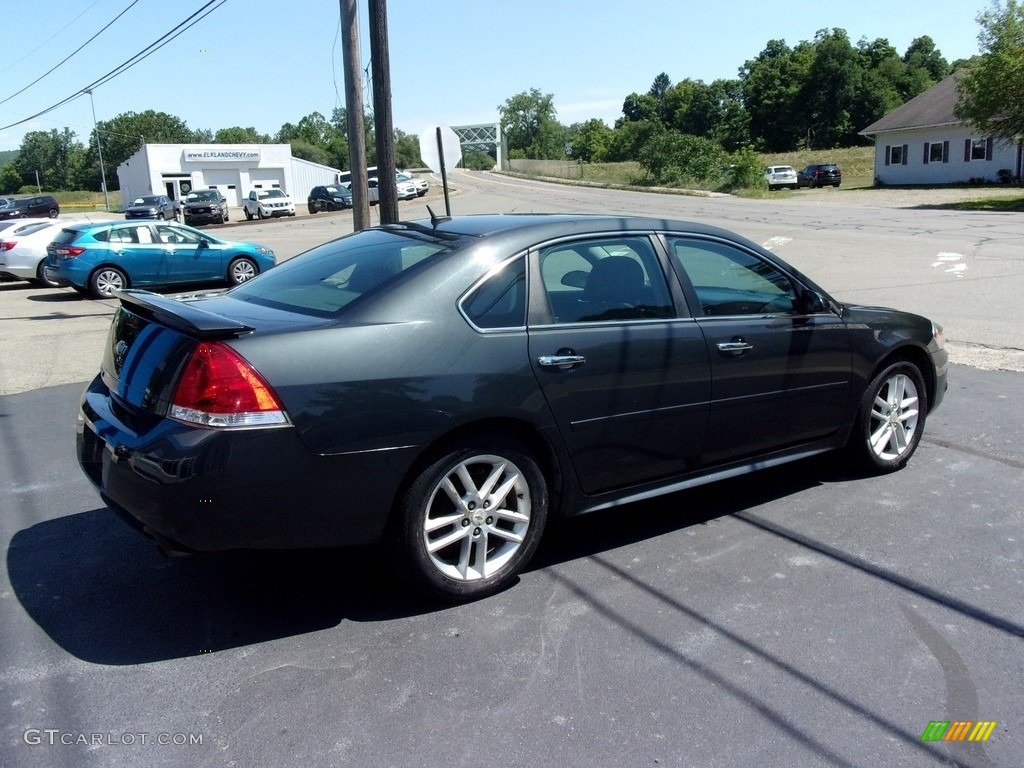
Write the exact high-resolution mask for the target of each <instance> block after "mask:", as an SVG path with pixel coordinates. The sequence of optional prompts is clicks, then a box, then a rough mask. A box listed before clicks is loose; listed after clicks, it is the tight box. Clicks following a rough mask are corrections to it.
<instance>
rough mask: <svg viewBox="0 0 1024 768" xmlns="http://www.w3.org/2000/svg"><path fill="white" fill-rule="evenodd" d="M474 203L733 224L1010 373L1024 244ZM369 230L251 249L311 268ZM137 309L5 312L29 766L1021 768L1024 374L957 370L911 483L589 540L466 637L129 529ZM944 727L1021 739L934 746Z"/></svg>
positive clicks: (1005, 235) (618, 530)
mask: <svg viewBox="0 0 1024 768" xmlns="http://www.w3.org/2000/svg"><path fill="white" fill-rule="evenodd" d="M459 184H460V192H459V194H457V195H456V196H454V197H453V201H452V202H453V208H454V209H455V211H456V212H463V213H465V212H472V211H474V210H478V209H480V210H496V209H500V210H513V209H518V210H524V209H526V210H529V209H536V210H578V209H582V208H587V207H588V206H591V207H592V206H594V205H597V204H598V203H599V202H600V201H604V204H606V205H607V204H609V203H608V201H609V200H613V201H614V203H615V205H616V207H619V206H621V207H620V209H621V210H626V209H627V208H628V209H629V210H634V211H636V212H644V213H653V214H655V215H673V216H689V217H693V218H704V219H709V220H712V221H714V222H715V223H721V224H725V225H726V226H730V227H732V228H734V229H738V230H740V231H742V232H744V233H745V234H747V235H748V236H750V237H752V238H753V239H755V240H757V241H759V242H767V243H770V244H772V245H773V247H775V248H776V249H777V250H778V251H779V252H780V253H781V254H782V255H784V256H785V257H786V258H788V259H791V260H792V261H794V263H797V264H798V266H800V267H801V268H802V269H805V270H806V271H807V272H809V273H811V274H812V275H815V276H818V277H819V278H820V279H821V282H823V283H824V284H826V285H827V286H829V287H830V288H832V289H833V290H834V291H835V292H836V293H837V295H839V296H840V297H843V298H846V297H848V296H854V295H860V296H863V298H864V300H865V301H885V302H887V303H893V304H897V305H899V306H917V305H922V306H920V307H919V308H921V309H923V310H925V311H928V312H929V313H931V314H935V315H936V316H941V317H942V319H944V320H946V322H947V327H948V329H949V332H950V335H951V336H952V337H953V338H954V339H955V340H956V341H957V342H958V344H959V346H957V347H956V348H957V349H958V350H963V349H968V350H969V349H971V348H972V345H975V346H977V345H986V344H988V345H991V346H992V347H993V348H995V353H994V354H995V355H997V358H996V359H997V361H1000V360H1004V359H1010V360H1011V362H1012V350H1010V351H1007V348H1006V346H1007V344H1006V342H1005V341H1004V335H1005V334H1006V329H1005V328H1004V326H1003V325H1002V324H1001V322H1003V320H1004V319H1005V321H1006V322H1010V320H1009V318H1010V316H1011V315H1010V313H1011V312H1012V311H1013V310H1015V306H1016V299H1015V297H1014V296H1011V295H1010V294H1011V291H1010V290H1009V289H1010V287H1012V286H1018V284H1019V281H1020V270H1021V267H1020V260H1021V259H1020V257H1019V256H1014V255H1013V254H1014V249H1015V248H1016V247H1017V240H1018V239H1019V238H1020V235H1021V233H1024V226H1022V225H1021V223H1020V222H1019V221H1018V220H1017V217H1004V216H999V215H989V216H984V215H978V216H975V215H964V214H954V215H950V214H945V213H942V212H934V211H902V212H901V211H893V210H891V209H882V208H879V209H870V208H869V209H866V210H864V209H861V212H860V213H859V214H858V212H857V211H854V210H852V209H849V208H841V207H835V206H832V205H831V203H820V204H818V201H814V202H812V203H809V204H808V203H804V202H793V203H789V202H786V203H782V204H780V201H774V200H772V201H760V202H758V201H753V202H752V201H737V200H728V199H726V200H723V199H700V198H681V197H680V198H676V197H673V198H671V199H668V200H665V199H663V198H659V197H657V196H653V195H643V194H635V195H634V193H628V194H627V193H611V192H607V191H595V190H585V189H582V190H581V189H564V188H551V187H550V185H538V184H535V183H528V182H519V181H517V180H512V179H507V178H500V177H489V176H487V175H479V176H477V175H474V176H469V177H465V178H463V177H459ZM609 195H610V196H611V197H607V196H609ZM595 201H598V202H595ZM801 205H803V206H804V207H803V208H801V207H800V206H801ZM408 206H410V208H409V209H408V210H413V209H412V208H411V206H416V204H415V203H409V204H408ZM485 206H486V207H485ZM413 215H415V214H413ZM956 217H959V218H956ZM346 228H348V229H350V228H351V225H350V220H349V219H348V218H347V217H346V215H345V214H334V215H332V216H327V217H320V216H318V217H306V218H299V219H298V220H296V221H294V222H269V223H261V224H256V223H253V224H251V225H250V224H244V225H241V226H237V227H233V228H225V229H223V230H221V232H222V233H223V234H225V235H226V236H228V237H232V238H234V237H237V238H238V239H247V240H248V239H252V240H257V241H261V242H266V243H267V244H270V245H272V246H273V247H274V248H275V249H276V250H278V252H279V253H281V254H282V255H283V256H285V257H290V256H292V255H294V254H295V253H297V252H299V251H300V250H303V249H304V248H306V247H309V245H312V244H315V243H317V242H322V241H323V240H325V239H328V237H330V236H331V235H336V234H341V233H343V232H344V231H346ZM775 238H777V239H775ZM786 238H789V239H786ZM972 243H973V246H972V245H971V244H972ZM971 248H973V250H971ZM940 249H948V251H947V250H940ZM957 251H963V252H964V253H965V254H966V253H967V252H968V251H970V253H971V254H972V255H970V258H965V259H964V260H963V261H964V262H965V263H966V270H954V271H947V270H948V269H950V268H951V267H953V266H957V265H958V264H959V263H960V262H958V261H954V260H949V261H948V262H944V261H941V260H940V259H938V254H939V253H945V252H949V253H954V252H957ZM933 252H934V253H933ZM929 254H930V255H929ZM933 263H938V264H939V266H932V264H933ZM897 267H898V269H897ZM822 275H824V276H822ZM958 275H965V276H958ZM886 297H891V300H890V298H886ZM111 309H112V302H94V301H89V300H82V299H80V298H78V297H77V295H75V294H71V293H69V292H62V291H42V290H35V289H25V288H20V287H17V286H0V312H2V313H3V315H2V316H3V318H4V319H3V327H4V334H2V338H0V361H2V362H0V364H2V366H3V367H2V368H0V376H2V379H0V385H2V386H3V387H6V388H7V389H5V390H2V391H4V392H6V393H7V394H6V395H5V396H3V397H0V509H2V510H4V514H3V515H0V545H2V552H3V556H4V565H5V566H6V567H5V568H4V569H3V572H2V573H0V648H2V650H3V652H2V654H0V711H2V713H3V715H2V717H0V766H5V767H6V766H17V767H18V768H22V767H25V768H34V767H35V766H47V767H49V766H60V765H68V766H76V768H77V766H93V765H95V766H108V765H124V766H146V768H150V767H159V766H179V765H183V764H186V765H195V766H224V765H235V766H250V765H274V766H292V765H294V766H303V768H305V767H306V766H320V765H337V766H360V767H363V766H434V765H445V766H449V765H450V766H463V765H465V766H469V765H479V764H494V765H503V766H531V768H532V767H533V766H548V765H551V766H646V765H651V766H655V765H695V764H699V765H706V766H750V765H786V766H795V767H802V766H808V767H810V766H815V767H816V766H822V765H832V766H880V765H885V766H949V765H962V766H977V767H978V768H990V767H991V766H1000V767H1001V768H1011V767H1012V766H1018V765H1020V755H1021V754H1024V715H1022V713H1024V653H1022V652H1021V651H1022V643H1024V603H1022V600H1021V595H1022V594H1024V505H1022V502H1021V499H1022V498H1024V493H1022V490H1024V488H1022V485H1024V483H1022V478H1024V473H1022V470H1024V441H1022V440H1021V435H1022V434H1024V411H1022V409H1021V408H1020V407H1019V406H1018V405H1017V404H1019V403H1020V402H1021V399H1022V398H1024V375H1021V374H1020V373H1013V372H1007V371H986V370H980V369H978V368H972V367H967V366H964V365H955V366H954V367H953V370H952V373H951V389H950V392H949V393H948V395H947V397H946V400H945V402H944V404H943V407H942V408H941V409H940V410H939V411H938V412H937V413H936V414H935V415H934V417H933V418H932V419H931V420H930V421H929V424H928V426H927V428H926V432H925V440H924V442H923V444H922V447H921V449H920V451H919V452H918V454H917V456H916V457H915V459H914V461H913V462H912V463H911V464H910V466H909V467H908V468H907V469H906V470H904V471H902V472H899V473H896V474H894V475H890V476H886V477H882V478H865V477H861V476H858V475H855V474H851V473H850V471H849V470H848V468H847V467H845V466H844V465H843V463H842V462H841V461H839V460H837V459H836V458H832V457H830V458H826V459H820V460H816V461H810V462H802V463H800V464H798V465H793V466H789V467H786V468H782V469H779V470H772V471H768V472H764V473H761V474H759V475H755V476H752V477H750V478H749V479H748V480H746V481H745V482H739V481H737V482H732V483H723V484H718V485H715V486H712V487H709V488H704V489H700V490H697V491H691V492H687V493H681V494H677V495H674V496H672V497H669V498H664V499H661V500H658V501H656V502H652V503H647V504H637V505H632V506H630V507H626V508H621V509H617V510H615V511H614V512H609V513H606V514H604V513H602V514H598V515H594V516H591V517H589V518H585V519H582V520H579V521H574V522H573V523H571V524H567V525H564V526H562V527H561V528H559V529H556V530H554V531H552V532H551V535H550V536H549V537H548V538H547V539H546V541H545V543H544V546H543V547H542V549H541V551H540V553H539V556H538V557H537V559H536V561H535V563H534V564H533V565H532V567H531V569H530V570H529V571H528V572H527V573H525V574H524V575H523V577H522V578H521V580H520V582H519V583H518V584H517V585H516V586H515V587H514V588H512V589H510V590H509V591H507V592H505V593H502V594H500V595H497V596H495V597H493V598H490V599H488V600H484V601H481V602H478V603H475V604H472V605H467V606H461V607H456V608H451V607H443V606H437V605H432V604H429V603H425V602H423V601H422V600H421V599H419V598H418V597H416V596H415V595H412V594H410V593H409V592H408V591H407V590H406V589H405V588H404V586H402V585H401V584H399V583H397V582H396V581H395V580H394V578H393V577H392V576H391V575H390V572H389V571H388V569H387V568H386V567H384V566H383V564H382V563H381V562H380V558H379V557H378V555H377V553H376V552H375V551H373V550H359V551H351V552H314V553H301V554H295V555H290V554H232V555H226V556H214V557H203V558H192V559H185V560H164V559H161V558H160V557H159V556H158V555H157V554H156V552H155V551H154V550H153V549H152V547H151V546H150V545H149V544H148V543H147V542H145V541H144V540H142V539H140V538H139V537H138V536H137V535H136V534H134V533H133V532H132V531H130V530H128V529H127V528H126V527H125V526H124V525H123V524H121V523H120V522H119V521H118V520H116V519H115V518H114V516H113V515H112V514H111V513H110V512H109V511H107V510H105V509H104V508H103V507H102V505H101V503H100V501H99V499H98V497H97V496H96V495H95V493H94V491H93V490H92V489H91V487H90V486H89V484H88V483H87V482H86V481H85V479H84V477H83V476H82V475H81V473H80V472H79V470H78V468H77V467H76V465H75V461H74V455H73V441H74V418H75V413H76V408H77V399H78V396H79V394H80V391H81V387H82V382H83V381H84V380H85V379H86V378H88V377H90V376H91V375H92V373H93V372H94V370H95V367H96V361H97V360H98V348H99V345H100V344H101V343H102V338H103V336H104V334H105V332H106V324H107V323H108V321H109V314H110V312H111ZM1003 313H1005V314H1003ZM948 318H953V320H952V322H951V321H950V320H949V319H948ZM996 321H999V322H996ZM15 337H17V338H20V339H24V340H26V341H25V342H24V344H23V345H22V346H17V345H16V344H14V342H13V341H12V339H14V338H15ZM1009 341H1010V342H1011V343H1009V344H1008V346H1013V345H1014V344H1016V343H1017V342H1016V339H1015V337H1012V336H1011V337H1010V338H1009ZM1001 345H1003V346H1001ZM1000 364H1002V363H1000ZM52 384H59V386H51V385H52ZM344 496H345V489H343V488H340V489H339V499H341V500H343V499H344ZM932 720H989V721H997V722H998V726H997V727H996V728H995V730H994V732H993V735H992V737H991V739H990V740H989V741H988V742H987V743H984V744H966V743H965V744H954V743H949V742H944V743H940V744H923V743H922V742H921V741H920V738H921V734H922V733H923V731H924V730H925V728H926V726H927V725H928V723H929V721H932ZM65 741H66V742H72V743H70V744H64V743H62V742H65ZM160 741H167V742H170V743H168V744H160V743H159V742H160ZM82 742H84V743H82ZM143 742H145V743H143ZM196 742H201V743H196Z"/></svg>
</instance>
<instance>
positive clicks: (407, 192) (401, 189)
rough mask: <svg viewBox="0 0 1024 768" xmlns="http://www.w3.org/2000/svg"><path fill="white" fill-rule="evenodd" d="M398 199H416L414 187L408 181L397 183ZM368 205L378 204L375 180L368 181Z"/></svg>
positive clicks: (378, 192) (377, 190)
mask: <svg viewBox="0 0 1024 768" xmlns="http://www.w3.org/2000/svg"><path fill="white" fill-rule="evenodd" d="M396 183H397V184H398V199H399V200H415V199H416V197H417V194H416V187H414V186H413V185H412V183H411V182H408V181H398V180H397V179H396ZM369 185H370V205H374V204H375V203H378V202H380V189H378V187H377V179H370V180H369Z"/></svg>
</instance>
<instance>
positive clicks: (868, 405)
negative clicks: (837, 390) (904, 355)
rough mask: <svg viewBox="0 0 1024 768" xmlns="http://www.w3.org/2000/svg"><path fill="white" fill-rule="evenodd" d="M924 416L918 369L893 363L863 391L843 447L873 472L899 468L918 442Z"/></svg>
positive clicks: (925, 399) (925, 394)
mask: <svg viewBox="0 0 1024 768" xmlns="http://www.w3.org/2000/svg"><path fill="white" fill-rule="evenodd" d="M927 415H928V391H927V390H926V389H925V386H924V377H922V376H921V371H920V370H919V369H918V368H917V366H916V365H914V364H913V363H909V362H905V361H901V362H898V363H893V364H892V365H888V366H886V367H885V369H883V370H882V371H880V372H879V374H878V375H877V376H875V378H874V379H872V381H871V383H870V384H869V385H868V388H867V389H866V390H865V391H864V396H863V397H862V398H861V401H860V408H859V409H858V410H857V419H856V421H855V422H854V425H853V432H852V433H851V434H850V442H849V444H848V446H847V447H848V449H849V450H850V452H851V453H852V454H853V456H854V457H855V458H856V459H857V460H858V461H859V462H860V463H861V465H862V466H864V467H865V468H867V469H869V470H871V471H873V472H877V473H884V472H894V471H896V470H897V469H902V468H903V467H904V466H906V463H907V462H908V461H909V460H910V457H911V456H913V455H914V451H916V450H917V446H918V444H919V443H920V442H921V435H922V433H923V432H924V423H925V418H926V417H927Z"/></svg>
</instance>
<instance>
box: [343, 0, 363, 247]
mask: <svg viewBox="0 0 1024 768" xmlns="http://www.w3.org/2000/svg"><path fill="white" fill-rule="evenodd" d="M339 2H340V4H341V59H342V69H343V70H344V72H345V119H346V122H347V123H348V125H347V129H348V167H349V170H350V171H351V174H352V228H353V230H354V231H356V232H359V231H360V230H363V229H366V228H367V227H369V226H370V193H369V189H368V187H367V182H368V180H367V177H366V133H365V132H364V131H363V86H362V82H361V77H360V75H361V74H362V67H361V66H360V59H359V19H358V15H357V13H356V0H339Z"/></svg>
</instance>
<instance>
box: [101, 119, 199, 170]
mask: <svg viewBox="0 0 1024 768" xmlns="http://www.w3.org/2000/svg"><path fill="white" fill-rule="evenodd" d="M97 133H99V136H100V140H101V141H102V142H103V165H104V167H105V170H106V175H107V184H108V185H109V187H110V188H111V189H118V183H117V166H119V165H120V164H121V163H123V162H124V161H125V160H127V159H128V158H129V157H131V156H132V155H134V154H135V153H136V152H138V151H139V149H141V148H142V145H143V144H191V143H192V142H193V140H194V139H195V133H194V132H193V131H192V130H190V129H189V127H188V126H187V125H186V124H185V121H184V120H182V119H181V118H179V117H175V116H174V115H169V114H167V113H166V112H156V111H154V110H152V109H147V110H146V111H145V112H139V113H136V112H124V113H122V114H120V115H117V116H115V117H113V118H111V119H110V120H101V121H100V122H99V123H97V124H96V127H95V128H94V129H93V131H92V134H91V136H90V138H89V146H88V147H87V149H86V168H85V169H83V171H84V172H83V173H82V174H81V179H82V182H81V183H82V184H83V185H86V186H87V187H88V188H92V189H99V188H100V183H99V182H100V172H99V158H98V156H97V153H96V134H97Z"/></svg>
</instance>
